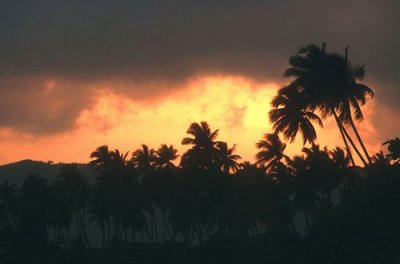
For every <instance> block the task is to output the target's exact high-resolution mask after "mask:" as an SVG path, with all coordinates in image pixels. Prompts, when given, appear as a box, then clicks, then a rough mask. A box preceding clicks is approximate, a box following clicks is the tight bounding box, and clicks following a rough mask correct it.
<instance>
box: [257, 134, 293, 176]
mask: <svg viewBox="0 0 400 264" xmlns="http://www.w3.org/2000/svg"><path fill="white" fill-rule="evenodd" d="M256 147H257V148H258V149H260V151H259V152H258V153H257V154H256V159H257V161H256V164H257V165H263V166H265V169H266V171H270V170H271V169H272V168H276V167H277V166H279V164H281V162H282V159H286V160H288V159H289V157H288V156H286V155H285V154H284V151H285V149H286V144H285V143H283V142H282V141H281V139H280V138H279V136H278V134H276V133H273V134H264V139H263V140H260V141H259V142H257V144H256Z"/></svg>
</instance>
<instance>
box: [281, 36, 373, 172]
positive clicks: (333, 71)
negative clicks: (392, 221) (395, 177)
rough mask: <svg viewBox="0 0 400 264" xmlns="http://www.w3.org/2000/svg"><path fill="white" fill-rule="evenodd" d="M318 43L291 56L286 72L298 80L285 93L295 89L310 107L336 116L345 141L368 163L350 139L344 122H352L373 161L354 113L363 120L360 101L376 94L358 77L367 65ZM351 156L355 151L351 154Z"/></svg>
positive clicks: (361, 75)
mask: <svg viewBox="0 0 400 264" xmlns="http://www.w3.org/2000/svg"><path fill="white" fill-rule="evenodd" d="M325 46H326V45H325V43H324V44H323V45H322V48H319V47H318V46H316V45H308V46H306V47H304V48H300V49H299V51H298V53H297V54H296V55H294V56H291V57H290V59H289V63H290V67H289V68H288V69H287V70H286V71H285V73H284V76H285V77H294V78H295V79H294V80H293V81H292V82H291V83H290V84H289V85H288V86H287V87H286V88H285V89H284V90H283V91H281V92H282V93H287V92H288V91H292V92H293V91H295V92H298V94H299V95H300V96H301V97H303V98H304V99H305V100H307V102H308V103H307V106H308V107H309V108H310V109H311V110H312V111H313V110H315V109H319V110H320V111H321V112H322V115H323V117H327V116H334V117H335V120H336V122H337V125H338V127H339V130H340V132H341V135H342V138H343V141H344V142H345V145H346V149H348V151H349V153H350V149H349V148H348V147H347V143H346V140H348V141H349V143H350V144H351V145H352V147H353V149H354V150H355V151H356V153H357V154H358V156H359V157H360V159H361V161H362V162H363V163H364V164H366V161H365V159H364V157H363V155H362V154H361V153H360V151H359V150H358V148H357V147H356V146H355V144H354V142H353V140H352V139H351V138H350V136H349V134H348V133H347V131H346V129H345V128H344V124H347V123H349V124H350V125H351V126H352V128H353V130H354V131H355V133H356V136H357V138H358V140H359V141H360V144H361V146H362V148H363V150H364V152H365V155H366V156H367V159H368V160H369V157H368V155H367V152H366V148H365V146H364V144H363V142H362V140H361V137H360V136H359V134H358V131H357V129H356V128H355V126H354V122H353V118H352V115H353V114H354V117H355V118H356V120H361V119H362V112H361V108H360V104H361V105H362V104H365V102H366V98H367V97H368V96H373V92H372V90H371V89H370V88H369V87H367V86H365V85H363V84H360V83H357V80H359V79H361V78H362V77H363V76H364V68H363V67H353V66H351V64H350V63H349V62H348V59H347V52H346V55H345V57H343V56H340V55H338V54H335V53H327V52H326V51H325ZM350 155H351V153H350Z"/></svg>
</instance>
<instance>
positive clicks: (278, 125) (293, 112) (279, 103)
mask: <svg viewBox="0 0 400 264" xmlns="http://www.w3.org/2000/svg"><path fill="white" fill-rule="evenodd" d="M271 105H272V106H273V107H274V109H272V110H271V111H270V112H269V117H270V120H271V121H272V122H273V128H274V129H275V132H282V133H283V136H284V138H285V139H289V140H290V142H293V141H294V140H295V138H296V135H297V133H298V132H299V131H300V132H301V134H302V135H303V145H304V144H306V143H307V142H310V143H314V141H315V140H316V138H317V133H316V132H315V128H314V126H313V124H312V122H316V123H317V124H318V125H320V126H322V121H321V119H320V118H319V117H318V116H317V115H316V114H314V112H313V111H310V110H309V109H307V106H306V105H305V102H304V99H303V98H302V97H300V96H299V94H298V93H294V92H293V91H291V93H282V94H278V95H277V96H276V97H274V99H273V100H272V102H271Z"/></svg>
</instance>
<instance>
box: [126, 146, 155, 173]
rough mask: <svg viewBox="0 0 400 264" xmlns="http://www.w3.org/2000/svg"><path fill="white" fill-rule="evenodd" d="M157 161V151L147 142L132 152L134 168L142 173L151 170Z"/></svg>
mask: <svg viewBox="0 0 400 264" xmlns="http://www.w3.org/2000/svg"><path fill="white" fill-rule="evenodd" d="M155 161H156V152H155V151H154V150H153V149H149V147H148V146H147V145H146V144H142V146H141V148H139V149H137V150H136V151H135V152H133V154H132V158H131V163H132V165H133V167H134V168H136V169H138V170H139V171H141V172H142V173H144V172H146V171H148V170H150V169H151V168H152V167H153V166H154V164H155Z"/></svg>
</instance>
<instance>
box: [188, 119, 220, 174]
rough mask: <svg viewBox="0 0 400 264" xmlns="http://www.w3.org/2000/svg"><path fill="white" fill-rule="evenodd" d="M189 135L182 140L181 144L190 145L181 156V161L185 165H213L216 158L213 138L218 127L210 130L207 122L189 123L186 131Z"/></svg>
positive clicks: (206, 166) (203, 166)
mask: <svg viewBox="0 0 400 264" xmlns="http://www.w3.org/2000/svg"><path fill="white" fill-rule="evenodd" d="M186 133H187V134H189V135H190V136H191V137H185V138H183V140H182V144H183V145H192V148H191V149H189V150H188V152H186V153H185V154H184V155H183V156H182V161H181V163H182V164H183V165H184V166H186V165H196V166H198V167H202V168H210V167H213V166H214V165H215V164H214V163H215V160H216V152H217V151H216V144H217V142H216V141H215V139H216V138H217V136H218V129H217V130H214V131H211V129H210V126H209V125H208V123H207V122H205V121H202V122H200V124H199V123H192V124H190V126H189V128H188V130H187V131H186Z"/></svg>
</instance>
